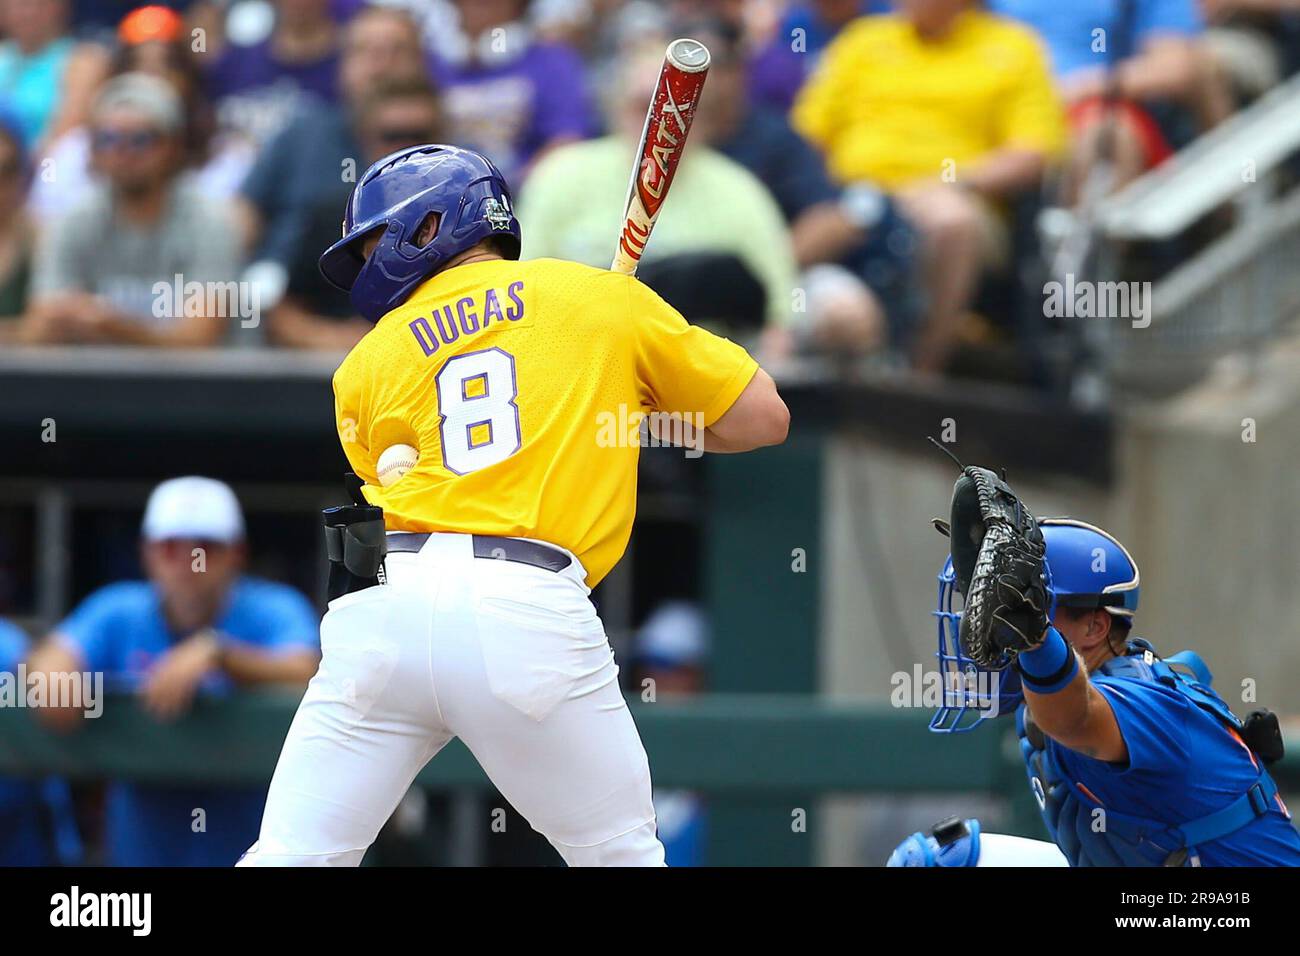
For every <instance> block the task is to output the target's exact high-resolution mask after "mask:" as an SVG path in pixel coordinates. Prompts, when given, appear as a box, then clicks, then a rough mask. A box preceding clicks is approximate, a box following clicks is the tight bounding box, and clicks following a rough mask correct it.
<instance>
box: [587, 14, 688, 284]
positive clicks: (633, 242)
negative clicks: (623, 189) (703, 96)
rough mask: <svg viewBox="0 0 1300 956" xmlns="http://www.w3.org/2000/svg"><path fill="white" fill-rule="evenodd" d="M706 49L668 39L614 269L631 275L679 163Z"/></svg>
mask: <svg viewBox="0 0 1300 956" xmlns="http://www.w3.org/2000/svg"><path fill="white" fill-rule="evenodd" d="M709 59H710V58H709V50H708V48H707V47H706V46H705V45H704V44H703V43H700V42H699V41H698V40H690V39H685V38H683V39H680V40H674V41H673V42H672V43H670V44H668V50H667V51H666V52H665V53H664V65H663V69H661V70H660V71H659V80H658V82H657V83H656V84H655V91H654V95H653V96H651V98H650V108H649V110H647V111H646V117H645V126H644V127H643V128H642V130H641V145H640V146H639V147H637V151H636V159H635V161H634V163H633V165H632V178H631V181H630V182H629V183H628V187H627V204H626V206H625V207H624V210H623V226H622V229H621V230H620V231H619V236H618V244H617V245H616V246H615V248H614V262H613V264H612V265H611V266H610V268H611V269H613V270H614V271H615V272H622V273H624V274H626V275H635V274H636V267H637V265H638V263H640V261H641V254H642V253H643V252H645V246H646V243H647V242H648V241H649V239H650V233H651V232H652V231H653V230H654V227H655V220H656V219H658V218H659V210H660V209H662V208H663V203H664V199H665V198H666V197H667V196H668V187H669V186H671V185H672V182H673V176H674V175H675V174H676V172H677V164H678V163H680V162H681V158H682V148H683V147H684V146H685V145H686V137H687V135H688V134H689V133H690V131H691V121H692V120H694V119H695V107H696V106H697V105H698V103H699V101H700V92H701V91H702V90H703V89H704V79H705V77H707V76H708V74H709Z"/></svg>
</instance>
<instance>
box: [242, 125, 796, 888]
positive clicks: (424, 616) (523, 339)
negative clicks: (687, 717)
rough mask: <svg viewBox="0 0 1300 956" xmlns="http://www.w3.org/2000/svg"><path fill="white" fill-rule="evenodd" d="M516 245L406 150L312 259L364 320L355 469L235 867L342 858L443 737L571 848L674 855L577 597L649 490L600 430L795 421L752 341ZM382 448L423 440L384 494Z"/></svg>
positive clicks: (713, 438) (451, 173)
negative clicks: (316, 665) (274, 750)
mask: <svg viewBox="0 0 1300 956" xmlns="http://www.w3.org/2000/svg"><path fill="white" fill-rule="evenodd" d="M519 238H520V226H519V223H518V222H517V221H516V219H515V217H514V213H513V204H512V201H511V197H510V193H509V190H508V188H507V186H506V183H505V181H504V179H503V178H502V176H501V174H500V172H499V171H498V170H497V169H496V168H495V167H494V166H493V165H492V164H491V163H490V162H489V161H488V160H486V159H485V158H484V157H482V156H480V155H478V154H476V153H473V152H469V151H466V150H461V149H455V148H452V147H447V146H420V147H416V148H413V149H407V150H403V151H400V152H397V153H394V154H392V155H390V156H388V157H385V158H384V159H382V160H380V161H379V162H377V163H376V164H375V165H374V166H372V167H371V168H370V169H369V170H367V171H366V173H365V174H364V176H363V177H362V178H361V180H360V181H359V183H358V184H357V186H356V188H355V190H354V191H353V194H352V198H351V200H350V201H349V205H348V208H347V211H346V215H345V218H344V234H343V238H342V239H341V240H340V241H339V242H337V243H335V244H334V245H333V246H332V247H331V248H330V249H329V250H327V251H326V252H325V254H324V255H323V256H322V258H321V271H322V272H323V273H324V274H325V276H326V277H327V278H329V279H330V280H331V281H333V282H335V283H336V284H337V285H339V286H341V287H343V288H345V289H348V290H350V292H351V296H352V301H353V303H354V305H355V306H356V307H357V308H358V310H359V311H360V312H361V314H363V315H364V316H366V317H367V318H368V319H370V320H371V321H374V322H376V323H377V324H376V326H375V328H374V329H373V330H372V331H371V332H370V333H369V334H368V335H366V337H365V338H364V339H362V341H361V342H360V343H359V344H358V345H357V346H356V348H355V349H353V350H352V352H351V353H350V354H349V355H348V356H347V358H346V359H345V360H344V361H343V364H342V365H341V366H340V367H339V369H338V371H337V372H336V373H335V376H334V393H335V401H336V417H337V423H338V428H339V434H340V436H341V439H342V443H343V448H344V450H345V452H346V454H347V457H348V460H349V461H350V462H351V464H352V466H353V468H354V469H355V471H356V474H357V476H359V479H360V480H361V482H364V486H363V487H361V489H360V493H361V496H362V498H361V500H359V501H358V504H357V506H356V507H355V508H344V509H331V511H332V512H333V514H331V513H330V512H327V526H328V527H327V540H329V541H330V542H331V545H330V547H331V560H332V561H333V562H334V565H333V567H332V570H331V575H332V585H336V588H335V589H336V590H339V591H344V592H346V593H343V594H342V596H340V597H337V598H336V599H334V600H332V601H331V602H330V605H329V611H328V613H327V614H326V615H325V618H324V620H323V621H322V623H321V651H322V660H321V665H320V670H319V672H318V673H317V674H316V676H315V677H314V678H313V679H312V681H311V684H310V685H309V687H308V689H307V693H306V696H305V697H304V699H303V701H302V704H301V705H300V707H299V709H298V713H297V715H296V716H295V718H294V721H293V724H292V726H291V727H290V729H289V734H288V737H287V738H286V740H285V743H284V748H283V751H282V753H281V755H280V761H279V764H278V766H277V767H276V771H275V776H274V779H273V780H272V782H271V788H270V793H269V795H268V799H267V804H266V811H265V815H264V818H263V820H262V827H261V833H260V837H259V839H258V841H257V842H256V843H255V844H254V845H253V846H252V847H251V848H250V849H249V851H248V852H247V853H246V854H245V855H244V857H243V858H242V860H241V861H240V865H275V866H284V865H311V866H348V865H352V866H355V865H357V864H358V863H360V861H361V858H362V856H363V855H364V854H365V851H366V848H367V847H368V846H369V845H370V844H371V842H372V841H373V840H374V839H375V836H376V835H377V834H378V832H379V829H380V827H381V826H382V825H383V824H384V822H385V821H386V820H387V819H388V817H389V815H390V814H391V813H392V811H393V808H394V807H395V806H396V805H397V802H398V800H399V799H400V798H401V797H402V795H403V794H404V793H405V791H406V789H407V788H408V787H409V786H410V784H411V782H412V780H413V779H414V778H415V776H416V774H417V773H418V772H419V770H420V769H421V768H422V767H423V766H424V765H425V763H427V762H428V761H429V760H430V759H431V758H432V757H433V756H434V755H435V754H437V753H438V751H439V750H440V749H441V748H442V747H443V746H444V745H445V744H446V743H447V742H448V741H449V740H451V738H452V737H460V738H461V740H463V741H464V742H465V744H466V746H468V747H469V749H470V750H471V751H472V752H473V754H474V756H475V757H476V758H477V759H478V761H479V763H480V764H481V765H482V767H483V769H484V770H485V771H486V772H487V774H488V776H490V777H491V779H492V781H493V783H494V784H495V785H496V786H497V788H498V789H500V791H501V792H502V793H503V794H504V795H505V797H506V798H507V799H508V800H509V801H510V802H511V804H513V805H514V807H515V808H516V809H517V810H518V811H519V812H520V813H521V814H522V815H523V816H524V817H525V818H527V819H528V821H529V822H530V823H531V824H532V826H533V827H534V828H535V829H537V830H538V831H539V832H541V833H542V834H543V835H545V836H546V838H547V839H548V840H550V842H551V844H552V845H553V846H554V847H555V848H556V849H557V850H558V851H559V853H560V855H561V856H562V857H563V858H564V859H565V861H566V862H567V863H569V864H570V865H637V866H655V865H662V864H663V847H662V846H661V845H660V843H659V840H658V838H657V837H656V834H655V818H654V810H653V807H652V805H651V801H650V770H649V765H648V762H647V759H646V754H645V750H644V748H643V747H642V745H641V740H640V737H639V735H638V734H637V730H636V727H635V725H634V724H633V722H632V717H631V714H630V713H629V711H628V708H627V705H626V703H625V702H624V699H623V695H622V693H621V692H620V690H619V687H618V682H617V680H616V678H617V674H618V668H617V666H616V665H615V663H614V660H613V654H612V652H611V650H610V647H609V643H608V641H607V639H606V636H605V631H604V627H603V625H602V624H601V621H600V618H599V616H598V615H597V613H596V610H595V608H594V607H593V605H592V603H591V601H590V599H589V597H588V595H589V593H590V590H591V588H592V587H594V586H595V585H596V584H597V582H599V581H600V579H601V578H603V577H604V576H605V575H606V574H607V573H608V572H609V570H610V569H611V568H612V567H613V566H614V564H615V563H617V561H618V560H619V558H620V556H621V555H622V553H623V550H624V548H625V546H626V544H627V541H628V537H629V535H630V533H631V529H632V521H633V515H634V513H635V507H636V470H637V457H638V453H639V443H638V442H637V441H636V436H635V431H633V433H632V434H631V438H630V440H621V441H610V440H609V436H610V430H609V429H608V428H602V423H603V422H605V421H607V418H608V416H610V415H619V414H620V413H621V411H620V410H623V413H627V414H631V415H640V414H645V413H650V412H656V411H658V412H667V413H673V414H674V416H681V418H682V419H683V420H684V421H686V422H687V423H695V424H697V425H698V426H700V428H699V429H698V430H691V429H688V430H687V431H686V432H685V433H684V434H685V436H686V437H687V438H690V439H691V440H693V441H700V442H702V445H703V448H704V450H706V451H715V452H739V451H746V450H749V449H753V448H757V447H759V446H763V445H771V444H777V443H779V442H781V441H783V440H784V438H785V435H786V429H787V426H788V422H789V413H788V412H787V410H786V407H785V405H784V403H783V402H782V401H781V399H780V397H779V396H778V395H777V393H776V389H775V386H774V385H773V383H772V380H771V378H770V377H769V376H768V375H767V374H766V373H765V372H763V371H762V370H761V369H759V367H758V365H757V364H756V363H755V361H754V360H753V359H752V358H751V357H750V356H749V355H748V354H746V352H745V351H744V349H742V348H740V347H739V346H737V345H735V344H733V343H731V342H729V341H727V340H725V339H722V338H718V337H716V336H714V335H712V334H710V333H709V332H706V331H704V330H703V329H700V328H696V327H693V326H690V325H688V324H687V323H686V322H685V320H683V318H682V317H681V315H679V314H678V313H677V312H676V311H675V310H674V309H673V308H672V307H670V306H669V305H668V304H667V303H665V302H664V301H663V300H662V299H660V298H659V297H658V296H656V295H655V294H654V293H653V292H651V291H650V290H648V289H647V288H645V287H644V286H642V285H641V284H640V283H639V282H637V281H636V280H635V279H634V278H631V277H629V276H626V275H620V274H616V273H613V272H606V271H602V270H598V269H592V268H589V267H586V266H581V265H576V264H573V263H569V262H561V261H558V260H553V259H539V260H534V261H529V262H519V261H517V259H518V256H519ZM619 434H622V435H626V430H622V431H620V432H619ZM395 445H403V446H409V447H410V448H413V449H415V450H416V453H417V455H418V457H417V458H416V459H415V461H414V464H413V465H410V464H409V459H408V460H407V462H406V464H404V466H403V467H402V468H400V469H397V471H398V472H399V473H400V474H393V472H392V469H387V470H386V478H387V480H388V481H389V484H387V486H384V484H383V483H382V482H380V480H379V477H378V472H377V464H378V462H379V459H380V458H381V456H383V455H384V452H385V451H386V450H387V449H388V448H390V447H392V446H395ZM404 453H405V452H404ZM408 466H409V467H408ZM389 476H391V477H389ZM380 509H382V523H381V524H378V525H377V524H376V523H377V522H378V521H379V520H380V519H379V518H377V517H376V516H377V515H379V512H380ZM376 527H378V532H377V533H376V532H375V528H376ZM376 555H378V557H379V558H382V563H378V564H377V563H376V562H377V560H378V559H377V558H376ZM371 575H373V576H371ZM340 582H342V583H340Z"/></svg>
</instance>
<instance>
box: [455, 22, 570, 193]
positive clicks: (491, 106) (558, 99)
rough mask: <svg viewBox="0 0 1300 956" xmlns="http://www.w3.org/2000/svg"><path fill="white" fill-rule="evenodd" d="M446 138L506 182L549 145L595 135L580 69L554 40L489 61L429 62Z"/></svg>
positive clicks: (514, 181) (517, 176)
mask: <svg viewBox="0 0 1300 956" xmlns="http://www.w3.org/2000/svg"><path fill="white" fill-rule="evenodd" d="M430 68H431V70H432V71H433V76H434V80H435V82H436V84H437V86H438V87H439V88H440V89H442V90H443V91H444V98H443V102H444V104H445V106H446V109H447V118H448V121H449V124H450V129H451V131H452V140H453V141H454V142H455V143H456V144H457V145H460V146H467V147H470V148H472V149H476V150H478V151H479V152H481V153H483V154H485V155H486V156H488V157H490V158H491V160H492V161H493V162H494V163H496V164H497V166H499V167H500V168H501V171H502V172H503V173H504V174H505V176H506V179H507V180H508V181H509V182H510V183H511V185H518V183H519V180H520V178H521V177H520V172H521V171H522V170H523V169H524V168H525V167H526V166H527V165H528V164H529V163H530V162H531V161H532V159H533V158H534V157H535V156H536V155H537V154H538V152H539V151H540V150H541V149H542V148H543V147H544V146H546V145H547V144H548V143H551V142H552V141H555V140H564V139H583V138H585V137H588V136H590V135H592V134H593V132H594V131H595V126H596V124H595V116H594V113H593V111H592V106H591V102H590V100H589V98H588V96H587V93H586V89H587V85H586V80H585V78H584V76H583V64H582V60H581V58H580V57H579V56H578V54H577V53H576V52H575V51H574V50H572V49H570V48H569V47H568V46H565V45H564V44H560V43H531V44H529V45H528V47H527V48H526V49H525V50H524V51H523V52H522V53H521V54H519V55H518V56H516V57H514V58H511V59H508V60H505V61H503V62H500V63H495V64H482V63H469V62H466V63H451V62H449V61H447V60H444V59H440V58H437V57H435V58H433V59H432V60H431V62H430Z"/></svg>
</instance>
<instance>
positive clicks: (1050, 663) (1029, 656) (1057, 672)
mask: <svg viewBox="0 0 1300 956" xmlns="http://www.w3.org/2000/svg"><path fill="white" fill-rule="evenodd" d="M1016 669H1017V670H1019V671H1020V677H1021V680H1022V681H1023V683H1024V685H1025V688H1026V689H1027V690H1029V691H1031V692H1033V693H1035V694H1055V693H1056V692H1057V691H1059V690H1063V689H1064V688H1065V687H1066V686H1068V685H1069V683H1070V681H1072V680H1074V675H1075V674H1076V673H1078V670H1079V659H1078V657H1076V656H1075V653H1074V651H1073V650H1071V649H1070V645H1069V644H1068V643H1066V640H1065V638H1063V637H1062V636H1061V632H1060V631H1058V630H1057V629H1056V628H1054V627H1048V629H1047V636H1046V637H1045V638H1044V639H1043V643H1041V644H1039V645H1038V646H1037V647H1035V648H1034V649H1033V650H1031V651H1021V653H1020V654H1019V655H1018V656H1017V657H1016Z"/></svg>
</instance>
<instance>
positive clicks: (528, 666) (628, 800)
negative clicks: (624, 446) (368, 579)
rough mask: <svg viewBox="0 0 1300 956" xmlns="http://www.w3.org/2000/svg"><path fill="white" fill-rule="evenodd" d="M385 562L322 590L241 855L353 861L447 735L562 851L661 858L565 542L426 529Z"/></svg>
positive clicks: (609, 659) (575, 861)
mask: <svg viewBox="0 0 1300 956" xmlns="http://www.w3.org/2000/svg"><path fill="white" fill-rule="evenodd" d="M560 550H563V549H560ZM571 556H572V555H571ZM385 563H386V571H387V579H388V583H387V584H384V585H380V586H378V587H372V588H367V589H366V590H364V591H358V592H355V593H353V594H348V595H345V596H343V597H341V598H338V599H337V600H335V601H332V602H330V606H329V611H328V613H326V615H325V618H324V620H323V621H322V622H321V664H320V669H319V670H318V671H317V673H316V676H315V677H313V678H312V680H311V683H310V684H309V685H308V687H307V693H306V695H305V696H304V698H303V700H302V703H301V704H300V705H299V707H298V712H297V714H296V715H295V716H294V719H293V724H292V725H291V726H290V728H289V734H288V736H287V737H286V738H285V742H284V748H283V750H282V751H281V753H280V760H279V763H278V764H277V766H276V769H275V776H274V778H273V779H272V781H271V788H270V792H269V794H268V796H267V801H266V810H265V812H264V814H263V818H262V827H261V832H260V834H259V837H258V840H257V842H256V843H254V844H253V846H252V847H250V848H249V850H248V852H247V853H245V854H244V856H243V857H242V858H241V860H240V862H239V865H240V866H356V865H358V864H359V863H360V862H361V858H362V856H364V855H365V852H366V849H367V848H368V847H369V846H370V844H371V843H372V842H374V840H375V837H376V836H377V835H378V833H379V829H380V827H382V826H383V824H384V822H385V821H386V820H387V819H388V817H389V816H390V815H391V814H392V812H393V809H394V808H395V807H396V806H397V803H398V801H399V800H400V799H401V798H402V795H403V794H404V793H405V792H406V790H407V788H408V787H409V786H410V785H411V782H412V781H413V780H414V779H415V776H416V774H417V773H419V771H420V769H421V768H422V767H423V766H424V765H425V764H426V763H427V762H428V761H429V760H430V759H431V758H432V757H433V756H434V755H435V754H436V753H437V752H438V751H439V750H440V749H442V747H443V746H444V745H445V744H446V743H447V741H449V740H450V739H451V738H452V737H459V738H460V739H461V740H462V741H464V743H465V745H466V746H467V747H468V748H469V749H470V751H471V752H472V753H473V754H474V756H475V758H476V759H477V760H478V762H479V764H480V765H481V766H482V767H483V769H484V771H486V773H487V775H488V776H489V777H490V778H491V780H492V782H493V784H495V786H496V787H497V789H499V790H500V791H501V793H502V794H504V795H505V797H506V799H507V800H509V801H510V803H511V804H512V805H513V806H514V807H515V809H516V810H518V811H519V812H520V813H521V814H522V815H523V816H524V817H525V818H526V819H527V820H528V822H529V823H530V824H532V826H533V828H534V829H536V830H537V831H538V832H540V833H541V834H543V835H544V836H545V837H546V838H547V839H548V840H549V841H550V842H551V845H552V846H554V847H555V848H556V850H558V851H559V853H560V855H561V856H562V857H563V858H564V860H565V861H566V862H567V863H568V864H569V865H570V866H662V865H663V862H664V851H663V846H662V845H661V844H660V842H659V839H658V837H657V836H656V833H655V815H654V807H653V805H652V803H651V799H650V766H649V762H648V761H647V759H646V753H645V748H644V747H643V746H642V744H641V738H640V735H639V734H638V733H637V729H636V725H635V724H634V723H633V721H632V715H631V713H629V711H628V708H627V703H626V701H625V700H624V699H623V695H622V692H621V691H620V690H619V687H618V681H617V679H616V678H617V676H618V667H617V665H616V664H615V663H614V655H613V652H612V651H611V650H610V647H609V642H608V640H607V638H606V636H605V629H604V625H603V624H602V623H601V621H600V618H599V616H598V615H597V614H596V609H595V607H594V606H593V605H592V603H591V601H590V599H589V598H588V596H587V595H588V593H589V591H588V589H587V587H586V586H585V584H584V583H583V578H584V577H585V571H584V570H583V568H582V565H581V564H580V563H579V562H578V560H577V558H576V557H574V558H573V562H572V563H571V564H570V566H569V567H568V568H567V569H565V570H564V571H560V572H554V571H548V570H544V569H542V568H535V567H532V566H530V565H526V564H520V563H516V562H510V561H504V560H493V559H487V558H475V557H474V556H473V550H472V543H471V538H470V537H469V536H468V535H459V534H435V535H431V536H430V537H429V540H428V542H427V543H426V544H425V545H424V547H423V548H422V549H421V550H420V551H419V552H418V553H395V554H390V555H389V556H388V558H387V560H386V562H385Z"/></svg>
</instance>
